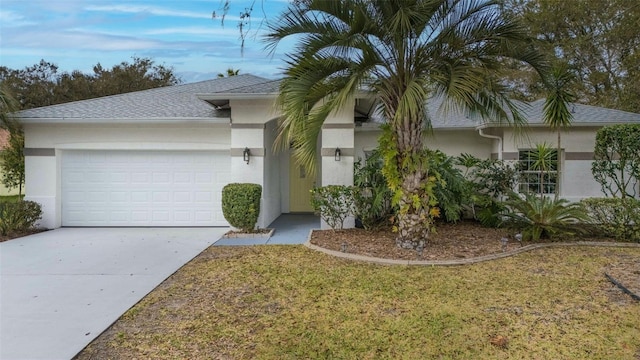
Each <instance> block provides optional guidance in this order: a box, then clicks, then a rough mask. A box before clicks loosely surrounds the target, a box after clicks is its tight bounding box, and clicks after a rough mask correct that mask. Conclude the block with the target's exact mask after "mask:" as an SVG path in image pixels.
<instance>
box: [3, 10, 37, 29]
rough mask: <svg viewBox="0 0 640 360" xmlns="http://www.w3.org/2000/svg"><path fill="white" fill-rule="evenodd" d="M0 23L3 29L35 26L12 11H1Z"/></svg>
mask: <svg viewBox="0 0 640 360" xmlns="http://www.w3.org/2000/svg"><path fill="white" fill-rule="evenodd" d="M0 22H1V23H2V26H3V27H8V26H26V25H34V24H35V23H34V22H33V21H31V20H28V19H27V18H25V17H24V16H22V15H20V14H18V13H16V12H14V11H11V10H4V9H0Z"/></svg>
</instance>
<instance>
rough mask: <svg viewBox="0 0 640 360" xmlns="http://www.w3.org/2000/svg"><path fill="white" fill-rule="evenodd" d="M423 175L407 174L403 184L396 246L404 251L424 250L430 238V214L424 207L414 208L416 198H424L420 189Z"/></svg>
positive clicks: (417, 172) (416, 173) (418, 173)
mask: <svg viewBox="0 0 640 360" xmlns="http://www.w3.org/2000/svg"><path fill="white" fill-rule="evenodd" d="M422 177H423V176H422V174H421V173H420V172H419V171H416V172H414V173H411V174H406V175H405V176H404V179H403V182H402V198H401V199H400V204H399V205H400V209H401V210H400V211H399V212H398V216H397V218H398V234H397V236H396V245H397V246H398V247H400V248H403V249H418V248H424V245H425V243H426V242H427V239H428V237H429V230H430V226H429V217H428V216H429V213H428V209H427V208H426V207H424V206H418V207H416V206H414V202H413V199H414V197H415V196H418V197H421V198H424V196H425V194H423V193H422V189H421V188H420V185H421V182H422Z"/></svg>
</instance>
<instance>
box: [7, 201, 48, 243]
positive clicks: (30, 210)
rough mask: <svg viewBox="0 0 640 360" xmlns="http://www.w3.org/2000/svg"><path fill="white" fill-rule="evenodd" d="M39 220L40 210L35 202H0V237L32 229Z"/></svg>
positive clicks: (40, 216)
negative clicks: (0, 235)
mask: <svg viewBox="0 0 640 360" xmlns="http://www.w3.org/2000/svg"><path fill="white" fill-rule="evenodd" d="M41 218H42V208H41V206H40V204H38V203H37V202H33V201H12V202H0V233H1V234H2V235H7V234H9V233H13V232H20V231H26V230H29V229H32V228H33V227H34V226H35V224H36V222H37V221H38V220H40V219H41Z"/></svg>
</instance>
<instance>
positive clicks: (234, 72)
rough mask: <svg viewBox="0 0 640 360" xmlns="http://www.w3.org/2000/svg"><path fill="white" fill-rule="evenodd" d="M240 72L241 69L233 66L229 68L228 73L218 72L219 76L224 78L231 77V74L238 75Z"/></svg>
mask: <svg viewBox="0 0 640 360" xmlns="http://www.w3.org/2000/svg"><path fill="white" fill-rule="evenodd" d="M238 74H240V69H238V70H234V69H233V68H228V69H227V73H226V74H223V73H218V77H219V78H223V77H231V76H236V75H238Z"/></svg>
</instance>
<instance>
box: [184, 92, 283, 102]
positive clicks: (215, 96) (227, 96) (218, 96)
mask: <svg viewBox="0 0 640 360" xmlns="http://www.w3.org/2000/svg"><path fill="white" fill-rule="evenodd" d="M277 96H278V94H277V93H256V94H248V93H212V94H196V97H197V98H198V99H200V100H204V101H212V100H260V99H275V98H276V97H277Z"/></svg>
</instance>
